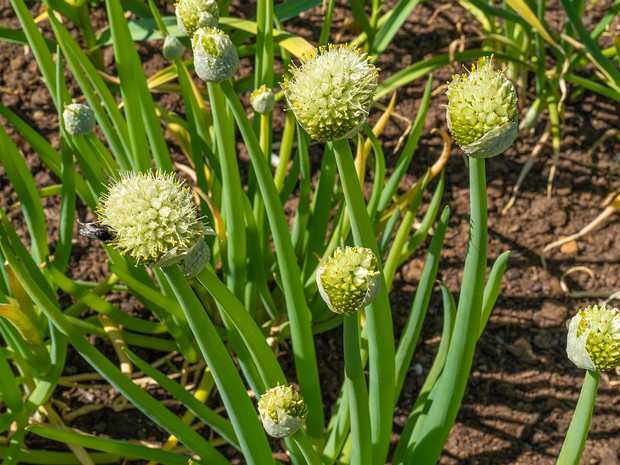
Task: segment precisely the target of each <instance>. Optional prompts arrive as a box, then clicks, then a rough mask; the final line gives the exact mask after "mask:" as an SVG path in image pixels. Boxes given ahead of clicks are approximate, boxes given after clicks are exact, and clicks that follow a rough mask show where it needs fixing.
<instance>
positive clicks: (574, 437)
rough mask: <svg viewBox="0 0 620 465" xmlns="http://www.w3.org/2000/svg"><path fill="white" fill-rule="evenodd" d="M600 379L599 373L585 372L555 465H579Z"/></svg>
mask: <svg viewBox="0 0 620 465" xmlns="http://www.w3.org/2000/svg"><path fill="white" fill-rule="evenodd" d="M600 379H601V374H600V373H597V372H596V371H591V370H587V371H586V376H585V378H584V380H583V386H582V387H581V394H579V400H578V401H577V407H576V408H575V413H574V414H573V419H572V421H571V422H570V426H569V427H568V431H567V433H566V437H565V438H564V444H563V445H562V450H561V451H560V455H559V457H558V461H557V465H579V460H580V459H581V454H582V452H583V446H584V445H585V443H586V438H587V437H588V430H589V429H590V420H592V412H593V411H594V401H595V399H596V391H597V390H598V383H599V380H600Z"/></svg>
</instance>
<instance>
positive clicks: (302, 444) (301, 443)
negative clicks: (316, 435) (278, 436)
mask: <svg viewBox="0 0 620 465" xmlns="http://www.w3.org/2000/svg"><path fill="white" fill-rule="evenodd" d="M291 439H292V440H293V441H295V445H296V446H297V448H299V452H300V453H301V454H302V455H303V458H304V459H305V463H306V464H307V465H321V459H320V458H319V456H318V455H317V453H316V451H315V450H314V447H312V444H311V443H310V441H309V440H308V436H307V435H306V433H305V432H304V430H303V428H300V429H299V430H297V432H296V433H295V434H293V435H292V436H291V437H290V438H286V439H285V441H286V442H287V445H288V443H289V441H290V440H291ZM289 449H291V447H290V446H289ZM292 453H293V452H291V454H292ZM293 463H295V462H294V461H293ZM299 463H301V462H299Z"/></svg>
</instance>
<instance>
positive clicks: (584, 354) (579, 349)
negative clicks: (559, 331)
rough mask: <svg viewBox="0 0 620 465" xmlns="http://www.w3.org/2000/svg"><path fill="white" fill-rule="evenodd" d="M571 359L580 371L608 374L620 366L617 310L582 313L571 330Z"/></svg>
mask: <svg viewBox="0 0 620 465" xmlns="http://www.w3.org/2000/svg"><path fill="white" fill-rule="evenodd" d="M566 353H567V354H568V358H569V359H570V360H571V361H572V362H573V363H574V364H575V365H577V366H578V367H579V368H583V369H586V370H591V371H597V372H599V373H601V372H603V371H609V370H612V369H614V368H615V367H617V366H618V365H620V314H619V313H618V309H617V308H611V307H607V306H605V305H602V306H600V307H598V306H596V305H593V306H591V307H588V308H585V309H581V310H579V313H577V315H575V316H574V317H573V319H572V320H571V322H570V325H569V328H568V339H567V343H566Z"/></svg>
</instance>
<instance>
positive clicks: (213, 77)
mask: <svg viewBox="0 0 620 465" xmlns="http://www.w3.org/2000/svg"><path fill="white" fill-rule="evenodd" d="M192 49H193V51H194V69H195V70H196V74H198V77H199V78H200V79H202V80H203V81H206V82H214V83H216V84H219V83H221V82H223V81H225V80H227V79H230V78H231V77H233V76H234V74H235V71H237V68H238V67H239V55H238V54H237V49H236V48H235V45H234V44H233V43H232V42H231V40H230V37H228V35H227V34H226V33H224V32H223V31H221V30H219V29H216V28H210V27H209V28H200V29H198V30H197V31H196V32H195V33H194V35H193V37H192Z"/></svg>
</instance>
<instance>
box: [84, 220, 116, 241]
mask: <svg viewBox="0 0 620 465" xmlns="http://www.w3.org/2000/svg"><path fill="white" fill-rule="evenodd" d="M78 223H79V221H78ZM80 225H81V226H82V227H81V228H80V231H79V232H80V234H81V235H82V236H86V237H88V238H90V239H97V240H98V241H100V242H109V241H111V240H112V239H114V237H115V234H114V231H112V228H110V227H109V226H108V225H107V224H100V223H80Z"/></svg>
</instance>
